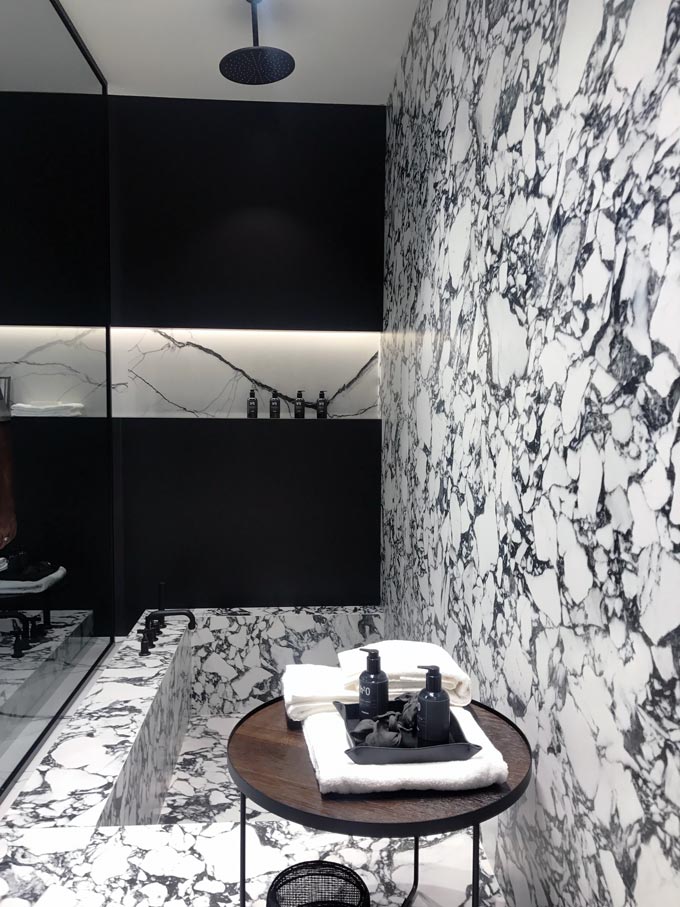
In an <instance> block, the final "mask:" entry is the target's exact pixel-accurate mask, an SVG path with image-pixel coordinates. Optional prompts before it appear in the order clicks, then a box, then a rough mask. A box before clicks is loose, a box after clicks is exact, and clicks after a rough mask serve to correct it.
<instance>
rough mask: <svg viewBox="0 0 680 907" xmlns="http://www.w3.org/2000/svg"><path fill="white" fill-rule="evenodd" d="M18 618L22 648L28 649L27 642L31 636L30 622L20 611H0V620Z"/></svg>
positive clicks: (28, 643)
mask: <svg viewBox="0 0 680 907" xmlns="http://www.w3.org/2000/svg"><path fill="white" fill-rule="evenodd" d="M10 618H11V619H12V620H18V621H19V623H20V624H21V640H22V645H23V647H24V649H30V648H31V644H30V642H29V640H30V638H31V623H30V621H29V619H28V617H27V616H26V615H25V614H22V613H21V611H0V620H10Z"/></svg>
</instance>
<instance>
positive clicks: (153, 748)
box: [3, 619, 190, 828]
mask: <svg viewBox="0 0 680 907" xmlns="http://www.w3.org/2000/svg"><path fill="white" fill-rule="evenodd" d="M142 625H143V619H140V621H139V623H138V624H137V625H136V627H135V628H133V631H132V633H131V634H130V636H129V637H128V639H127V640H126V641H125V642H123V643H122V645H121V647H120V648H119V649H118V650H117V651H116V652H115V654H114V656H113V657H112V658H111V660H110V661H109V662H108V663H107V664H106V665H105V666H104V667H103V669H102V670H101V672H100V674H99V675H98V676H97V679H96V682H95V684H94V686H93V687H92V689H91V690H90V691H89V692H88V693H87V694H86V696H85V698H84V700H83V702H82V703H81V704H80V706H79V707H78V708H77V710H76V711H75V712H74V714H73V715H72V716H71V717H70V718H69V719H67V720H66V721H65V722H64V723H63V724H62V725H61V726H60V728H59V731H58V732H57V734H56V736H55V737H54V739H53V741H52V745H51V747H50V749H49V751H48V753H47V755H46V756H45V758H44V759H43V760H42V762H41V764H40V765H39V766H38V768H37V769H36V770H35V772H33V774H32V776H31V777H30V779H29V780H28V782H27V784H26V785H25V786H24V788H23V790H22V791H21V792H20V793H19V795H18V796H17V798H16V799H15V801H14V803H13V804H12V806H11V807H10V809H9V810H8V812H7V814H6V815H5V816H4V818H3V822H4V823H5V824H7V825H9V826H13V827H23V828H29V827H32V826H34V825H40V824H42V823H45V824H47V825H58V826H73V827H76V826H82V827H88V826H95V825H97V824H98V823H100V822H118V821H129V820H132V821H135V822H142V821H148V822H150V821H153V820H154V819H155V818H156V817H157V815H158V814H159V812H160V807H161V804H162V799H163V796H164V794H165V788H166V786H167V782H168V781H169V780H170V777H171V775H172V766H174V762H175V759H176V756H177V753H178V752H179V749H180V745H181V739H182V736H183V734H184V730H185V727H186V721H187V719H188V696H189V689H190V676H189V664H190V646H189V643H188V641H187V640H186V639H184V636H185V633H187V630H186V627H185V622H184V621H182V622H180V621H170V620H169V621H168V626H167V627H166V629H165V630H164V631H163V634H162V636H160V637H159V638H158V640H157V641H156V645H155V648H153V649H152V650H151V654H149V655H147V656H145V657H142V656H141V655H140V654H139V638H138V636H137V633H136V629H137V628H139V627H141V626H142ZM159 691H160V693H161V694H162V695H160V696H159V695H157V694H158V693H159ZM170 697H173V698H172V699H170ZM171 763H172V764H171Z"/></svg>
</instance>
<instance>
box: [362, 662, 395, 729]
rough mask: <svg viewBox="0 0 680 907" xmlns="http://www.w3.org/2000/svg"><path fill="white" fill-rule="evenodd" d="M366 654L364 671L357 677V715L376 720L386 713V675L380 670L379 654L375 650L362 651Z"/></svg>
mask: <svg viewBox="0 0 680 907" xmlns="http://www.w3.org/2000/svg"><path fill="white" fill-rule="evenodd" d="M361 651H362V652H367V653H368V658H367V659H366V670H365V671H362V672H361V674H360V675H359V713H360V714H361V717H362V718H377V717H378V715H382V713H383V712H386V711H387V702H388V699H389V695H388V680H387V674H386V673H385V672H384V671H381V670H380V653H379V652H378V650H377V649H362V650H361Z"/></svg>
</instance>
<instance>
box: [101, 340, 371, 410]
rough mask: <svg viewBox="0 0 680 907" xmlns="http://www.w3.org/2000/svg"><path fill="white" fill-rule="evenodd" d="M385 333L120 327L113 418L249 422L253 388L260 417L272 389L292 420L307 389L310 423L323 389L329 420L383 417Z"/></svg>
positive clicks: (115, 354)
mask: <svg viewBox="0 0 680 907" xmlns="http://www.w3.org/2000/svg"><path fill="white" fill-rule="evenodd" d="M379 343H380V335H379V334H377V333H371V332H361V331H357V332H349V331H260V330H252V331H232V330H174V329H173V330H171V329H161V328H114V329H113V331H112V336H111V356H112V362H111V368H112V380H113V390H114V393H113V414H114V416H123V417H126V416H146V417H161V418H168V417H172V418H197V417H198V418H207V419H210V418H213V419H214V418H245V415H246V400H247V398H248V394H249V392H250V390H251V388H254V389H255V393H256V396H257V399H258V402H259V418H261V419H262V418H269V399H270V396H271V393H272V391H273V390H276V391H278V393H279V395H280V397H281V401H282V402H281V418H282V419H286V418H292V416H293V401H294V399H295V397H296V394H297V392H298V390H302V391H303V393H304V398H305V400H306V402H307V418H314V417H315V416H316V411H315V409H314V405H315V403H316V399H317V397H318V395H319V391H320V390H323V391H325V392H326V396H327V398H328V400H329V406H328V415H329V418H331V419H332V418H367V419H371V418H379V415H380V414H379V411H378V384H379V376H378V368H379V366H378V347H379Z"/></svg>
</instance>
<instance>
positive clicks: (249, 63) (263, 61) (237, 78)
mask: <svg viewBox="0 0 680 907" xmlns="http://www.w3.org/2000/svg"><path fill="white" fill-rule="evenodd" d="M247 2H248V3H250V7H251V15H252V24H253V46H252V47H239V48H238V50H232V51H231V53H228V54H227V55H226V56H225V57H222V59H221V60H220V72H221V73H222V75H223V76H224V78H225V79H229V80H230V81H231V82H239V83H240V84H241V85H269V84H270V83H271V82H280V81H281V79H285V78H286V77H287V76H289V75H290V74H291V73H292V71H293V70H294V69H295V60H294V59H293V57H292V56H291V55H290V54H289V53H288V51H286V50H281V49H280V48H278V47H260V35H259V28H258V23H257V4H258V3H260V0H247Z"/></svg>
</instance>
